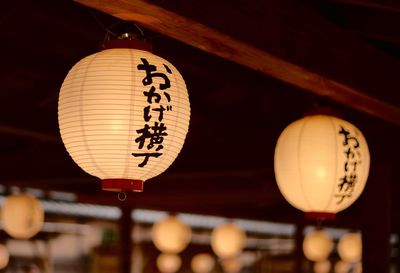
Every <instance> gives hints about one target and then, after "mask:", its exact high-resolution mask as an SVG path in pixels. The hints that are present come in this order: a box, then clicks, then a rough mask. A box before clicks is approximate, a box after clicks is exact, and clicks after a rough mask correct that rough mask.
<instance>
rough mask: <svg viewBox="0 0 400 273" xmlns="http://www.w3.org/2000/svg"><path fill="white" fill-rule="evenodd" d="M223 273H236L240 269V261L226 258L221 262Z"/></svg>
mask: <svg viewBox="0 0 400 273" xmlns="http://www.w3.org/2000/svg"><path fill="white" fill-rule="evenodd" d="M221 264H222V268H223V269H224V272H225V273H238V272H240V270H241V269H242V261H241V260H240V259H239V258H237V257H236V258H228V259H222V260H221Z"/></svg>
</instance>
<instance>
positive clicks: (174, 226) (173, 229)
mask: <svg viewBox="0 0 400 273" xmlns="http://www.w3.org/2000/svg"><path fill="white" fill-rule="evenodd" d="M152 232H153V234H152V239H153V243H154V245H155V246H156V247H157V249H158V250H160V251H161V252H165V253H179V252H181V251H182V250H184V249H185V248H186V246H187V245H188V244H189V242H190V239H191V237H192V231H191V229H190V227H189V226H187V225H186V224H185V223H183V222H182V221H180V220H179V219H178V218H177V217H176V216H168V217H167V218H164V219H163V220H161V221H159V222H157V223H156V224H154V226H153V230H152Z"/></svg>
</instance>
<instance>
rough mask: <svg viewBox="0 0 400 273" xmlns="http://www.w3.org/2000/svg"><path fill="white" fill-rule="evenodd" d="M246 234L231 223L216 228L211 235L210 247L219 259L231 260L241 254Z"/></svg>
mask: <svg viewBox="0 0 400 273" xmlns="http://www.w3.org/2000/svg"><path fill="white" fill-rule="evenodd" d="M245 243H246V234H245V233H244V231H242V230H241V229H240V228H239V227H238V226H236V225H235V224H233V223H225V224H222V225H220V226H218V227H216V228H215V229H214V230H213V231H212V233H211V247H212V249H213V250H214V252H215V254H217V255H218V257H220V258H231V257H235V256H237V255H239V254H240V253H241V252H242V249H243V247H244V246H245Z"/></svg>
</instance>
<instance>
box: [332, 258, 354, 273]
mask: <svg viewBox="0 0 400 273" xmlns="http://www.w3.org/2000/svg"><path fill="white" fill-rule="evenodd" d="M350 269H351V266H350V264H349V263H348V262H345V261H337V262H336V263H335V273H349V272H350Z"/></svg>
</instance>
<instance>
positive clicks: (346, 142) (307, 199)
mask: <svg viewBox="0 0 400 273" xmlns="http://www.w3.org/2000/svg"><path fill="white" fill-rule="evenodd" d="M369 163H370V155H369V151H368V146H367V142H366V140H365V138H364V136H363V135H362V133H361V132H360V131H359V130H358V129H357V128H356V127H355V126H354V125H353V124H351V123H349V122H347V121H345V120H342V119H339V118H336V117H333V116H327V115H313V116H307V117H304V118H302V119H300V120H297V121H295V122H293V123H292V124H290V125H289V126H288V127H286V128H285V129H284V131H283V132H282V133H281V135H280V136H279V139H278V141H277V144H276V148H275V160H274V165H275V177H276V181H277V184H278V187H279V190H280V191H281V193H282V195H283V196H284V197H285V199H286V200H287V201H288V202H289V203H290V204H291V205H293V206H294V207H296V208H297V209H299V210H302V211H304V212H306V213H307V215H308V216H309V217H310V218H319V219H329V218H334V216H335V214H336V213H337V212H339V211H341V210H344V209H346V208H347V207H349V206H350V205H351V204H352V203H354V202H355V201H356V200H357V198H358V197H359V196H360V194H361V193H362V191H363V189H364V187H365V184H366V181H367V178H368V172H369Z"/></svg>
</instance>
